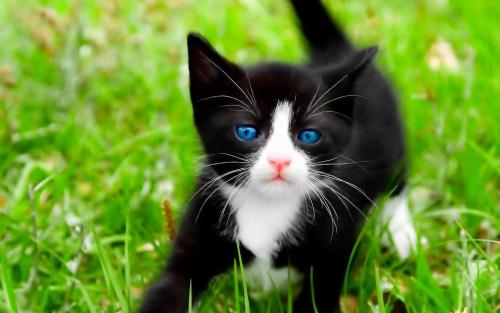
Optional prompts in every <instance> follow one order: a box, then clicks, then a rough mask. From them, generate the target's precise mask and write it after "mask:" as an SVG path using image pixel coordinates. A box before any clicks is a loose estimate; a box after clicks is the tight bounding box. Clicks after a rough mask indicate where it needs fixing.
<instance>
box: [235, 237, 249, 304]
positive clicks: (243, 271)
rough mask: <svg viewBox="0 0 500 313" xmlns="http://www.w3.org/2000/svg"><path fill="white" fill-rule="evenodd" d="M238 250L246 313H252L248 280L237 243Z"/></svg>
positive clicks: (237, 243)
mask: <svg viewBox="0 0 500 313" xmlns="http://www.w3.org/2000/svg"><path fill="white" fill-rule="evenodd" d="M236 249H237V250H238V263H239V265H240V271H241V281H242V283H243V297H244V298H245V313H250V300H249V297H248V289H247V280H246V277H245V268H244V267H243V259H242V258H241V251H240V243H239V242H236Z"/></svg>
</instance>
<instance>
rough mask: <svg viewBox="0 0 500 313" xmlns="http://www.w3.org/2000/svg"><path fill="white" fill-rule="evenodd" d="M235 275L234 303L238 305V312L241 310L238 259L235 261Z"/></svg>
mask: <svg viewBox="0 0 500 313" xmlns="http://www.w3.org/2000/svg"><path fill="white" fill-rule="evenodd" d="M233 277H234V303H235V305H236V313H240V312H241V307H240V285H239V282H238V263H237V262H236V259H235V260H234V262H233Z"/></svg>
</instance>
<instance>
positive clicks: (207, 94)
mask: <svg viewBox="0 0 500 313" xmlns="http://www.w3.org/2000/svg"><path fill="white" fill-rule="evenodd" d="M291 2H292V4H293V7H294V9H295V11H296V13H297V15H298V17H299V20H300V24H301V28H302V31H303V33H304V35H305V37H306V39H307V40H308V42H309V46H310V50H311V59H310V61H309V62H308V63H307V64H306V65H301V66H298V65H289V64H282V63H261V64H257V65H253V66H248V67H241V66H238V65H236V64H234V63H231V62H230V61H228V60H226V59H225V58H223V57H222V56H221V55H219V54H218V53H217V52H216V51H215V50H214V49H213V47H212V46H211V45H210V44H209V43H208V42H207V41H206V40H205V39H203V38H202V37H201V36H199V35H195V34H190V35H189V36H188V50H189V71H190V88H191V89H190V91H191V99H192V104H193V111H194V121H195V124H196V127H197V130H198V132H199V135H200V138H201V142H202V144H203V147H204V150H205V153H206V165H205V166H204V167H203V170H202V171H201V173H200V175H199V179H198V186H197V191H196V193H195V194H194V196H193V199H192V201H191V202H190V204H189V207H188V208H187V212H186V213H185V216H184V219H183V222H182V225H181V227H180V229H179V232H178V234H177V236H176V238H175V242H174V247H173V252H172V255H171V256H170V259H169V261H168V265H167V266H166V268H165V270H164V272H163V273H162V275H161V277H160V279H159V280H158V282H157V283H156V284H155V285H153V286H152V287H151V289H150V290H149V292H148V293H147V295H146V297H145V299H144V301H143V304H142V308H141V312H144V313H146V312H169V313H182V312H186V310H187V307H188V296H189V286H190V282H191V284H192V295H193V298H194V299H196V298H197V297H198V296H199V295H200V293H201V292H202V291H203V290H204V289H205V288H206V287H207V286H208V284H209V282H210V280H211V279H212V278H213V277H214V276H216V275H218V274H220V273H223V272H224V271H226V270H227V269H229V268H231V267H232V266H233V261H234V259H235V258H237V245H236V243H237V242H239V244H240V248H241V254H242V259H243V262H244V264H245V266H248V267H251V266H252V265H259V266H260V269H254V270H249V272H252V273H254V274H255V273H256V274H255V275H254V276H256V277H258V276H260V277H264V278H267V277H269V276H270V275H271V277H274V278H275V279H279V276H282V277H283V276H284V275H283V271H281V273H280V271H279V269H280V268H282V269H286V268H287V266H288V265H290V267H291V268H292V269H293V272H295V273H297V274H299V276H300V275H302V276H304V279H303V287H302V290H301V293H300V294H299V295H298V297H297V299H296V300H295V303H294V312H296V313H306V312H307V313H308V312H313V302H312V298H313V296H314V299H315V303H316V306H317V309H318V311H319V312H320V313H325V312H333V310H334V309H338V305H339V301H338V300H339V295H340V291H341V286H342V283H343V279H344V275H345V270H346V266H347V262H348V259H349V256H350V254H351V251H352V248H353V245H354V243H355V240H356V237H357V235H358V231H359V229H360V226H361V225H362V224H363V222H364V220H365V217H366V215H367V214H368V213H369V211H370V209H371V208H372V207H373V205H374V203H373V201H374V200H373V199H376V198H378V197H379V196H382V195H383V193H384V192H385V191H387V190H395V192H393V194H392V196H393V198H392V199H391V200H389V201H388V207H389V213H384V215H386V216H393V215H394V214H396V215H394V218H393V219H391V221H395V222H389V229H390V230H392V231H393V235H394V239H395V241H396V245H397V248H398V252H399V253H400V255H401V256H403V257H404V256H407V255H408V253H409V250H410V248H411V246H412V244H413V241H414V239H415V234H414V231H413V228H412V227H411V223H410V222H409V221H408V211H407V208H406V206H405V201H404V199H403V198H401V197H398V194H399V193H400V192H401V189H402V186H403V185H404V167H405V164H404V157H405V147H404V140H403V132H402V126H401V121H400V117H399V113H398V108H397V103H396V100H395V97H394V96H393V93H392V92H391V89H390V87H389V84H388V82H387V81H386V80H385V78H384V77H383V76H382V75H381V74H380V73H379V71H378V70H377V69H376V67H375V66H374V65H373V64H372V59H373V57H374V56H375V54H376V51H377V49H376V48H374V47H372V48H368V49H362V50H359V49H356V48H355V47H354V46H353V45H352V44H351V43H350V42H349V41H348V40H347V39H346V38H345V36H344V35H343V33H342V32H341V31H340V30H339V28H338V27H337V26H336V25H335V24H334V23H333V22H332V21H331V20H330V18H329V16H328V13H327V12H326V11H325V8H324V7H323V6H322V4H321V2H320V1H319V0H292V1H291ZM402 226H403V227H402ZM263 268H264V269H263ZM311 268H312V269H313V271H312V272H313V273H314V274H313V279H312V281H313V283H314V295H312V292H311V286H310V279H309V273H310V272H311ZM268 274H269V275H268ZM274 274H276V275H275V276H272V275H274ZM285 277H286V274H285ZM268 286H269V285H268Z"/></svg>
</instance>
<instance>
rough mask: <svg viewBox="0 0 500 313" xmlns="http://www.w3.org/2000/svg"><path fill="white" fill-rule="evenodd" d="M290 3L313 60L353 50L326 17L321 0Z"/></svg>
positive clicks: (300, 0) (342, 34) (336, 27)
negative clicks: (317, 57) (316, 57)
mask: <svg viewBox="0 0 500 313" xmlns="http://www.w3.org/2000/svg"><path fill="white" fill-rule="evenodd" d="M291 3H292V5H293V8H294V10H295V13H296V14H297V17H298V19H299V22H300V27H301V29H302V33H303V34H304V36H305V38H306V39H307V41H308V42H309V47H310V49H311V52H312V54H313V58H314V57H315V56H321V55H325V54H326V53H328V54H330V56H333V55H335V54H337V53H340V52H346V51H353V50H354V47H353V46H352V44H351V43H350V42H349V40H348V39H347V38H346V36H345V35H344V33H343V32H342V31H341V30H340V28H339V27H338V26H337V25H336V24H335V22H334V21H333V20H332V19H331V18H330V16H329V15H328V12H327V11H326V8H325V7H324V6H323V4H321V0H291ZM332 54H333V55H332Z"/></svg>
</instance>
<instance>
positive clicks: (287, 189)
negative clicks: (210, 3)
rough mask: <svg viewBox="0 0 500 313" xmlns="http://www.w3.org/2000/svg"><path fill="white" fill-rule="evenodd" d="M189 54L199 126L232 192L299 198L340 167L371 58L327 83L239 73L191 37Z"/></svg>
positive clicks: (306, 75)
mask: <svg viewBox="0 0 500 313" xmlns="http://www.w3.org/2000/svg"><path fill="white" fill-rule="evenodd" d="M188 50H189V71H190V92H191V100H192V103H193V112H194V119H195V124H196V127H197V129H198V132H199V135H200V137H201V140H202V143H203V146H204V149H205V152H206V154H207V162H208V164H211V165H209V167H210V168H212V169H213V170H215V172H216V173H217V175H219V176H221V177H222V179H223V180H224V181H225V182H226V183H227V184H230V185H233V186H243V185H244V186H245V187H246V188H247V189H251V190H254V191H255V192H257V193H261V194H262V195H263V196H270V197H272V196H284V195H285V196H286V195H297V194H301V193H305V192H307V191H308V190H309V189H311V188H310V187H311V185H317V183H318V180H321V179H322V178H324V177H325V176H323V177H322V176H321V174H320V173H328V172H329V171H330V170H331V168H332V167H333V166H335V164H334V163H335V159H336V158H337V157H338V156H340V155H341V154H342V152H343V151H344V150H345V149H346V147H347V145H348V142H349V138H350V133H351V128H352V124H353V120H352V117H353V111H354V101H353V99H355V98H354V97H352V96H351V95H350V94H349V92H350V90H351V89H352V86H353V84H354V83H355V81H356V79H357V76H358V74H359V73H360V72H361V71H362V70H363V68H364V67H365V66H366V64H368V63H369V61H370V59H371V58H372V56H373V55H374V52H375V51H374V50H366V51H363V52H360V53H359V54H357V55H355V56H353V58H352V60H348V61H347V62H344V63H343V64H342V65H340V66H339V65H332V69H330V70H329V71H330V72H329V73H328V77H329V81H323V80H322V79H321V73H319V72H315V71H312V70H306V69H304V68H301V67H297V66H291V65H284V64H277V63H267V64H260V65H257V66H253V67H248V68H242V67H240V66H237V65H236V64H234V63H231V62H229V61H228V60H226V59H225V58H223V57H222V56H221V55H219V54H218V53H217V52H216V51H215V50H214V49H213V48H212V47H211V46H210V44H208V42H207V41H206V40H204V39H203V38H202V37H200V36H198V35H194V34H190V35H189V37H188ZM321 70H325V69H324V68H323V69H321Z"/></svg>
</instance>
